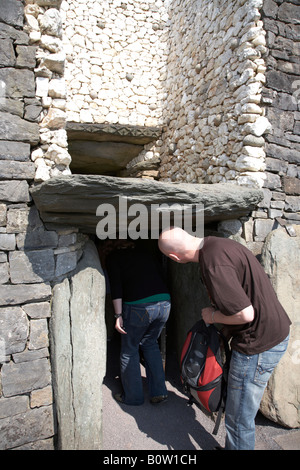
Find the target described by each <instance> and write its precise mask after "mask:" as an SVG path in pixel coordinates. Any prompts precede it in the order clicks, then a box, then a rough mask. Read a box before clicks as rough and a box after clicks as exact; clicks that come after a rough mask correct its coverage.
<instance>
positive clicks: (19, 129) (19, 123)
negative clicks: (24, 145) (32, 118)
mask: <svg viewBox="0 0 300 470" xmlns="http://www.w3.org/2000/svg"><path fill="white" fill-rule="evenodd" d="M0 136H1V137H2V138H3V139H5V140H16V141H21V142H29V143H30V144H32V145H36V144H37V143H38V142H39V125H38V124H37V123H35V122H29V121H26V120H25V119H22V118H20V117H19V116H14V115H12V114H9V113H3V112H0Z"/></svg>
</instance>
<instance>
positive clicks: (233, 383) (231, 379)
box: [228, 351, 249, 390]
mask: <svg viewBox="0 0 300 470" xmlns="http://www.w3.org/2000/svg"><path fill="white" fill-rule="evenodd" d="M248 367H249V356H246V355H245V354H241V353H239V352H238V351H233V352H232V356H231V361H230V368H229V375H228V387H229V388H231V389H233V390H241V389H242V388H243V383H244V380H245V377H246V375H247V371H248Z"/></svg>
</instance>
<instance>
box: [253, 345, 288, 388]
mask: <svg viewBox="0 0 300 470" xmlns="http://www.w3.org/2000/svg"><path fill="white" fill-rule="evenodd" d="M287 345H288V340H287V339H286V340H284V341H282V342H281V343H279V344H278V345H277V346H275V347H274V348H272V349H269V350H268V351H265V352H263V353H261V354H258V361H257V368H256V371H255V376H254V382H255V383H256V384H257V385H261V386H265V385H267V383H268V380H269V378H270V377H271V375H272V372H273V370H274V369H275V367H276V366H277V364H278V363H279V361H280V359H281V358H282V356H283V355H284V353H285V351H286V348H287Z"/></svg>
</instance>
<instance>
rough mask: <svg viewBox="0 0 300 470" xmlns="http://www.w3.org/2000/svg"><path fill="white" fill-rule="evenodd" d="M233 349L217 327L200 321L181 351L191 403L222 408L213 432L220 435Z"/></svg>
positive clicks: (208, 407)
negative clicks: (230, 348) (231, 349)
mask: <svg viewBox="0 0 300 470" xmlns="http://www.w3.org/2000/svg"><path fill="white" fill-rule="evenodd" d="M229 362H230V350H229V346H228V342H227V340H226V338H225V337H224V336H223V335H222V333H221V332H220V331H219V330H218V329H217V328H216V327H215V325H206V324H205V323H204V321H203V320H200V321H198V322H197V323H196V324H195V325H194V326H193V327H192V328H191V329H190V331H189V332H188V334H187V338H186V340H185V343H184V345H183V349H182V353H181V361H180V366H181V380H182V383H183V386H184V390H185V393H187V394H188V395H189V397H190V403H191V404H192V403H196V404H198V405H200V407H204V408H205V409H206V410H207V411H209V412H211V413H213V412H216V411H219V414H218V418H217V421H216V425H215V429H214V431H213V434H217V432H218V429H219V425H220V420H221V416H222V412H223V411H224V409H225V402H226V388H227V376H228V368H229Z"/></svg>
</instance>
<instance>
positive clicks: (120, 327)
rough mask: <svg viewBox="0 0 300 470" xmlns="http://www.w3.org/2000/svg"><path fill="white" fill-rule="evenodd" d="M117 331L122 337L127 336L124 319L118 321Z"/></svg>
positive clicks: (120, 318)
mask: <svg viewBox="0 0 300 470" xmlns="http://www.w3.org/2000/svg"><path fill="white" fill-rule="evenodd" d="M115 329H116V330H117V331H118V332H119V333H121V334H122V335H127V333H126V331H125V330H124V328H123V317H119V318H117V319H116V324H115Z"/></svg>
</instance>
